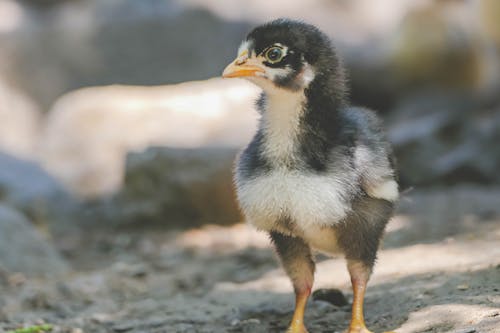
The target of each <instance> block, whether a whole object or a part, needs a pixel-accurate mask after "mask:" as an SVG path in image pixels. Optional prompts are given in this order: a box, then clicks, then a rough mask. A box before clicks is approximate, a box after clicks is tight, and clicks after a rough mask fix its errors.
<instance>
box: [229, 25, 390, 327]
mask: <svg viewBox="0 0 500 333" xmlns="http://www.w3.org/2000/svg"><path fill="white" fill-rule="evenodd" d="M223 77H225V78H233V77H242V78H245V79H247V80H249V81H250V82H252V83H254V84H256V85H257V86H259V87H260V88H262V94H261V96H260V98H259V99H258V101H257V103H256V106H257V109H258V112H259V113H260V121H259V126H258V130H257V132H256V133H255V135H254V137H253V139H252V141H251V142H250V143H249V144H248V146H247V147H246V148H245V149H244V150H243V152H242V153H241V154H240V155H239V157H238V160H237V163H236V170H235V184H236V192H237V197H238V201H239V204H240V206H241V208H242V211H243V213H244V215H245V217H246V218H247V220H248V221H249V222H250V223H251V224H253V225H254V226H255V227H256V228H257V229H260V230H264V231H266V232H268V233H269V235H270V237H271V240H272V242H273V244H274V246H275V248H276V252H277V254H278V256H279V258H280V261H281V263H282V266H283V268H284V270H285V272H286V273H287V275H288V276H289V277H290V280H291V282H292V284H293V287H294V290H295V295H296V304H295V311H294V314H293V318H292V321H291V324H290V327H289V329H288V331H287V332H289V333H305V332H307V329H306V327H305V324H304V310H305V307H306V303H307V300H308V298H309V295H310V294H311V288H312V285H313V279H314V270H315V264H314V258H313V252H312V251H313V250H314V251H320V252H324V253H326V254H338V253H342V254H343V255H344V256H345V258H346V260H347V268H348V270H349V273H350V276H351V283H352V287H353V293H354V297H353V304H352V320H351V323H350V326H349V332H350V333H355V332H357V333H367V332H369V331H368V329H367V328H366V326H365V322H364V319H363V299H364V294H365V290H366V286H367V282H368V279H369V277H370V274H371V272H372V269H373V266H374V263H375V259H376V255H377V250H378V247H379V242H380V239H381V237H382V235H383V232H384V228H385V226H386V224H387V222H388V220H389V219H390V217H391V215H392V214H393V208H394V204H395V202H396V200H397V198H398V195H399V192H398V184H397V182H396V177H395V171H394V166H393V159H392V157H391V156H392V153H391V147H390V145H389V143H388V142H387V140H386V138H385V134H384V131H383V128H382V124H381V122H380V120H379V119H378V117H377V116H376V114H375V113H374V112H372V111H370V110H367V109H364V108H358V107H351V106H349V104H348V101H347V97H346V95H347V88H346V83H345V78H344V69H343V67H342V65H341V63H340V60H339V58H338V56H337V54H336V52H335V49H334V47H333V46H332V43H331V41H330V39H329V38H328V37H327V36H326V35H325V34H324V33H322V32H321V31H320V30H319V29H317V28H316V27H314V26H312V25H309V24H306V23H302V22H297V21H292V20H287V19H278V20H275V21H272V22H270V23H267V24H264V25H261V26H259V27H257V28H255V29H254V30H252V31H251V32H250V33H249V34H248V36H247V37H246V39H245V40H244V41H243V42H242V44H241V46H240V48H239V50H238V56H237V58H236V59H235V60H234V62H232V63H231V64H229V65H228V66H227V67H226V69H225V70H224V73H223Z"/></svg>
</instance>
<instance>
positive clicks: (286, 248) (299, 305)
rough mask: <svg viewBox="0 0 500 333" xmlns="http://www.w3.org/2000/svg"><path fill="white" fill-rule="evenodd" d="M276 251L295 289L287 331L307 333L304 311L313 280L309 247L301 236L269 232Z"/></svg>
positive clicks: (288, 332)
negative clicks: (293, 303)
mask: <svg viewBox="0 0 500 333" xmlns="http://www.w3.org/2000/svg"><path fill="white" fill-rule="evenodd" d="M270 235H271V239H272V241H273V243H274V246H275V248H276V252H277V253H278V256H279V258H280V261H281V263H282V265H283V268H284V269H285V272H286V273H287V275H288V276H289V277H290V280H291V281H292V284H293V288H294V290H295V311H294V314H293V317H292V322H291V324H290V327H289V328H288V330H287V333H307V329H306V327H305V325H304V311H305V308H306V304H307V300H308V298H309V295H310V294H311V288H312V284H313V280H314V266H315V265H314V261H313V258H312V255H311V249H310V247H309V245H307V244H306V243H305V242H304V241H303V240H302V239H301V238H298V237H291V236H285V235H283V234H280V233H277V232H271V234H270Z"/></svg>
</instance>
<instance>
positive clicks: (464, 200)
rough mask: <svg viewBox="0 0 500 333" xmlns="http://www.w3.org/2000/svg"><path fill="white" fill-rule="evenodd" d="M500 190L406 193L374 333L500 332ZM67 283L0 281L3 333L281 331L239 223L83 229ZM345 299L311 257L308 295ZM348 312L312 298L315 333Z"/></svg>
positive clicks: (340, 325) (282, 323) (254, 251)
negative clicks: (23, 330)
mask: <svg viewBox="0 0 500 333" xmlns="http://www.w3.org/2000/svg"><path fill="white" fill-rule="evenodd" d="M499 203H500V190H498V189H493V190H491V189H487V190H486V189H484V190H483V189H479V190H478V189H473V190H470V189H457V190H452V191H449V190H446V191H444V190H438V191H428V192H418V191H417V192H415V193H411V194H409V195H407V196H406V197H405V198H404V199H403V201H402V203H401V205H400V208H399V210H398V214H397V215H396V216H395V217H394V219H393V220H392V221H391V223H390V225H389V228H388V231H387V236H386V240H385V242H384V246H383V248H382V250H381V251H380V255H379V260H378V264H377V266H376V269H375V272H374V274H373V276H372V279H371V282H370V286H369V289H368V292H367V295H366V308H365V312H366V320H367V323H368V326H369V328H371V329H372V330H373V331H374V332H376V333H378V332H383V331H387V330H395V331H396V332H399V333H410V332H420V333H424V332H457V333H483V332H488V333H493V332H500V214H499V211H500V207H498V206H500V205H498V204H499ZM57 243H58V247H59V248H60V249H61V250H62V251H63V253H64V255H65V257H66V258H67V259H68V261H69V262H70V263H71V264H72V267H73V268H74V269H73V272H72V273H71V274H70V275H69V276H62V277H57V278H53V279H49V280H48V279H27V278H25V277H24V276H22V275H19V274H7V273H5V272H4V273H1V272H0V332H4V331H8V330H10V329H13V328H16V327H19V326H21V325H30V324H34V323H41V322H45V323H50V324H53V325H54V330H53V331H54V332H67V333H81V332H91V333H100V332H117V333H120V332H124V333H146V332H151V333H160V332H169V333H171V332H174V333H175V332H179V333H180V332H206V333H208V332H217V333H225V332H227V333H233V332H234V333H236V332H247V333H249V332H251V333H260V332H284V331H285V330H286V327H287V324H288V322H289V320H290V317H291V313H292V310H293V299H294V298H293V294H292V287H291V285H290V283H289V282H288V279H287V278H286V276H285V275H284V273H283V271H282V270H281V269H280V268H279V267H278V265H277V263H276V260H275V256H274V253H273V250H272V249H271V248H270V244H269V241H268V239H267V237H266V236H265V235H264V234H262V233H259V232H256V231H254V230H252V229H251V228H249V227H247V226H246V225H244V224H238V225H235V226H232V227H218V226H206V227H203V228H201V229H195V230H188V231H183V232H174V231H165V230H142V229H141V230H120V231H116V230H113V231H111V230H107V229H105V228H103V229H99V230H86V231H81V232H78V233H75V234H70V235H68V236H67V237H65V238H63V239H58V240H57ZM321 288H338V289H340V290H341V291H342V292H343V294H344V295H345V296H346V297H347V299H348V300H349V301H350V300H351V298H352V292H351V289H350V285H349V279H348V275H347V271H346V268H345V262H344V260H343V259H342V258H326V257H324V256H318V266H317V272H316V281H315V286H314V289H315V290H317V289H321ZM349 318H350V306H349V305H344V306H335V305H332V304H330V303H328V302H325V301H317V300H316V301H315V300H311V301H310V302H309V304H308V309H307V313H306V322H307V326H308V328H309V331H310V332H311V333H321V332H322V333H328V332H331V333H333V332H343V331H344V330H345V329H346V327H347V325H348V322H349Z"/></svg>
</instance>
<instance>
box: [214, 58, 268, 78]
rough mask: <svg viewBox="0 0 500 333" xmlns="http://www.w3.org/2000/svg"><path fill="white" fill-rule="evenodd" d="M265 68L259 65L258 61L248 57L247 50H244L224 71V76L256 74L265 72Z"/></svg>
mask: <svg viewBox="0 0 500 333" xmlns="http://www.w3.org/2000/svg"><path fill="white" fill-rule="evenodd" d="M264 72H265V70H264V69H263V68H262V67H261V66H259V64H258V62H257V61H255V60H252V59H250V58H248V56H247V53H246V51H245V52H243V53H242V54H240V55H239V56H238V58H236V59H235V60H234V61H233V62H232V63H230V64H229V65H228V66H227V67H226V69H224V72H223V73H222V77H224V78H231V77H243V76H255V75H256V74H257V73H264Z"/></svg>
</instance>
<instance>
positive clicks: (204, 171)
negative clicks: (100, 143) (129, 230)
mask: <svg viewBox="0 0 500 333" xmlns="http://www.w3.org/2000/svg"><path fill="white" fill-rule="evenodd" d="M236 153H237V150H236V149H234V148H202V149H174V148H160V147H152V148H149V149H147V150H146V151H144V152H140V153H131V154H129V155H128V158H127V167H126V174H125V184H124V186H123V189H122V190H121V191H120V192H119V193H118V194H117V195H116V196H115V197H114V198H113V199H111V200H110V201H103V202H101V203H100V204H98V205H97V206H96V207H95V210H94V214H96V215H97V216H98V217H91V218H90V220H96V221H102V220H106V221H107V222H108V224H109V225H115V226H116V225H156V226H163V227H177V228H179V227H181V228H185V227H192V226H196V225H202V224H207V223H213V224H232V223H236V222H239V221H241V215H240V212H239V209H238V206H237V204H236V200H235V197H234V190H233V184H232V168H233V161H234V158H235V156H236Z"/></svg>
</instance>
